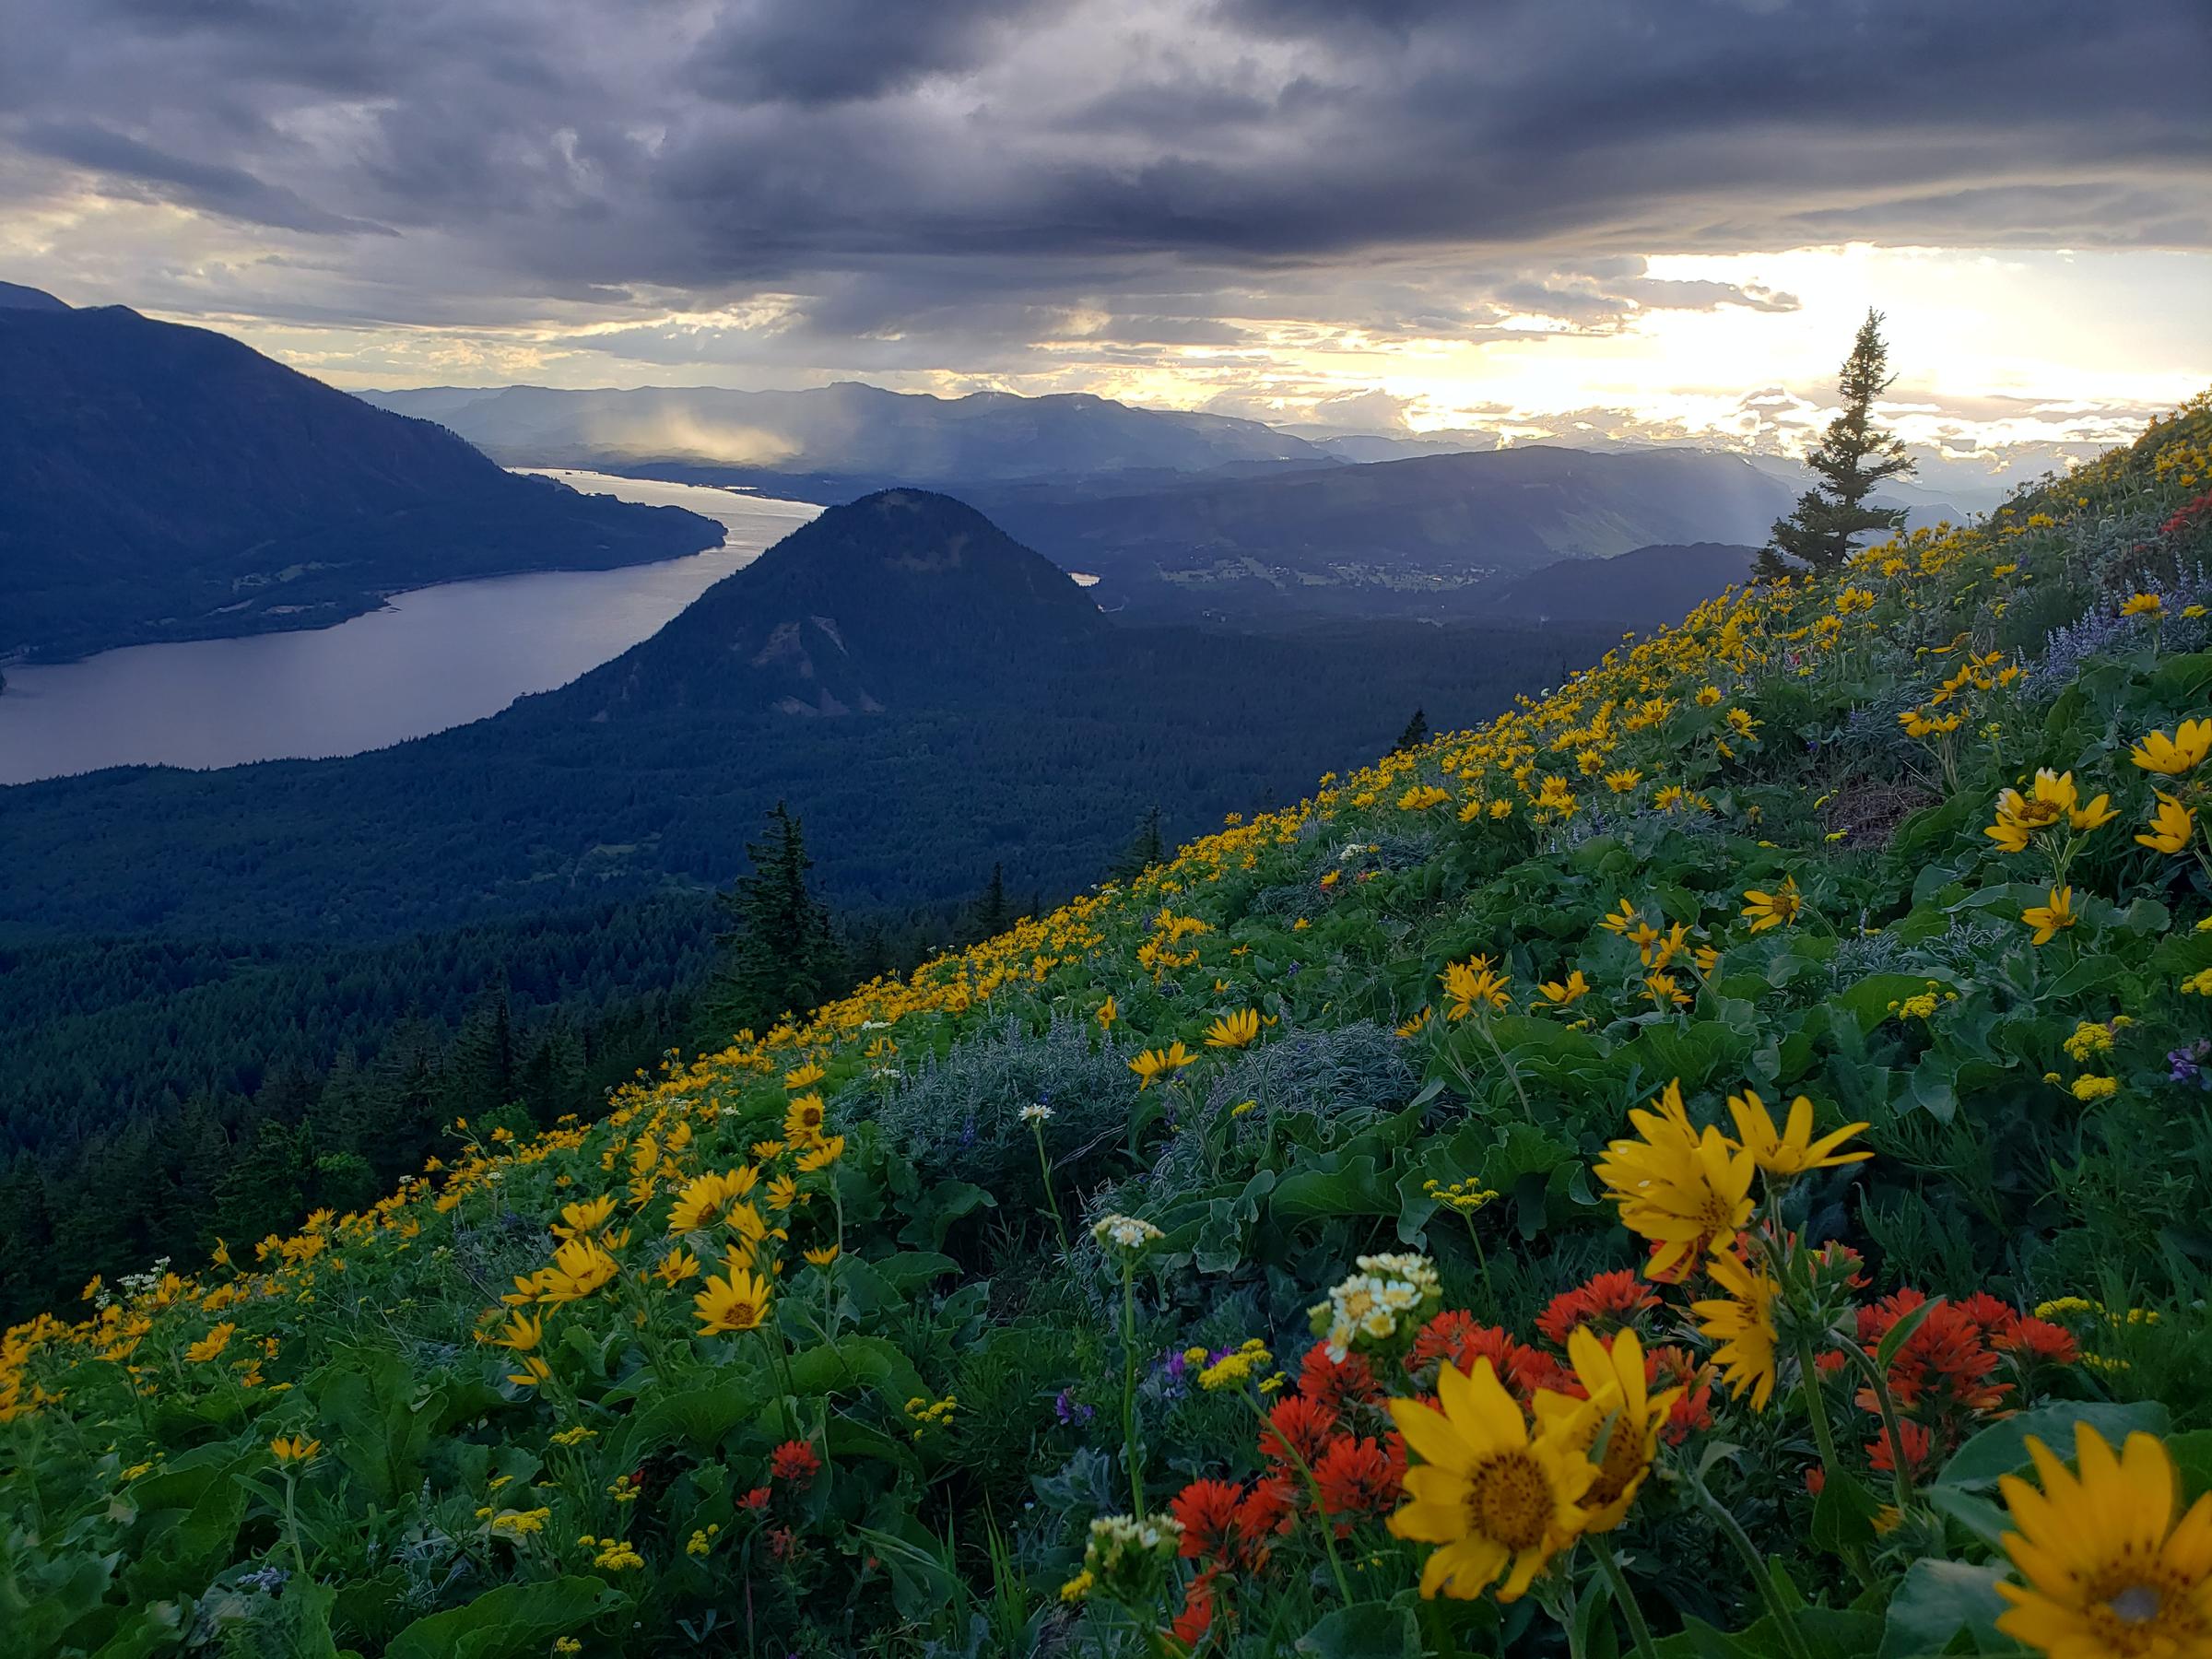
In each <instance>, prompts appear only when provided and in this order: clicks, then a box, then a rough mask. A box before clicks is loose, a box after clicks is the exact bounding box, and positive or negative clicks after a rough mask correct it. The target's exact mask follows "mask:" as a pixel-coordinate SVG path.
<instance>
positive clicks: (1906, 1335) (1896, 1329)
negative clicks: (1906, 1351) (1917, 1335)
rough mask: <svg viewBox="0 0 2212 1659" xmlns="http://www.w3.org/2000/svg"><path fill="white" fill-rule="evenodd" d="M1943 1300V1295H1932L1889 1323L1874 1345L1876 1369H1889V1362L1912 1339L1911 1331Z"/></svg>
mask: <svg viewBox="0 0 2212 1659" xmlns="http://www.w3.org/2000/svg"><path fill="white" fill-rule="evenodd" d="M1944 1300H1945V1299H1944V1298H1943V1297H1940V1296H1932V1297H1930V1298H1929V1299H1928V1300H1926V1301H1924V1302H1922V1303H1921V1304H1920V1306H1919V1307H1917V1308H1915V1309H1913V1310H1912V1312H1910V1313H1907V1314H1906V1315H1905V1316H1904V1317H1903V1318H1902V1319H1900V1320H1899V1321H1898V1322H1897V1323H1896V1324H1893V1325H1891V1326H1890V1327H1889V1329H1888V1332H1887V1333H1886V1334H1885V1335H1883V1337H1882V1340H1881V1341H1880V1343H1879V1344H1877V1346H1876V1347H1875V1350H1874V1363H1875V1366H1876V1369H1877V1370H1879V1371H1882V1372H1884V1373H1885V1374H1886V1373H1887V1372H1888V1370H1889V1365H1890V1362H1891V1361H1892V1360H1894V1359H1896V1358H1897V1356H1898V1355H1899V1353H1900V1352H1901V1351H1902V1350H1903V1348H1904V1346H1905V1344H1906V1343H1908V1342H1910V1341H1912V1333H1913V1332H1915V1331H1917V1330H1919V1329H1920V1327H1921V1325H1922V1324H1924V1323H1925V1322H1926V1320H1927V1317H1928V1315H1929V1314H1931V1313H1933V1312H1935V1310H1936V1309H1937V1308H1940V1307H1941V1306H1943V1304H1944Z"/></svg>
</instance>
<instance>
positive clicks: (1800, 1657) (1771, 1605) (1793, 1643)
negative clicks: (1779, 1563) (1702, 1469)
mask: <svg viewBox="0 0 2212 1659" xmlns="http://www.w3.org/2000/svg"><path fill="white" fill-rule="evenodd" d="M1688 1485H1689V1489H1690V1490H1691V1491H1692V1492H1694V1493H1695V1494H1697V1498H1698V1500H1699V1502H1700V1503H1701V1504H1703V1505H1704V1507H1705V1511H1706V1512H1707V1513H1708V1514H1710V1515H1712V1518H1713V1520H1714V1521H1715V1522H1717V1523H1718V1524H1719V1525H1720V1529H1721V1532H1722V1535H1724V1536H1725V1537H1726V1538H1727V1540H1728V1542H1729V1543H1730V1544H1731V1545H1733V1546H1734V1547H1735V1553H1736V1554H1737V1555H1739V1556H1741V1557H1743V1559H1744V1565H1745V1566H1746V1567H1747V1568H1749V1569H1750V1570H1751V1583H1752V1584H1753V1586H1754V1587H1756V1588H1757V1590H1758V1591H1759V1602H1760V1604H1761V1605H1762V1606H1765V1608H1766V1609H1767V1617H1768V1618H1771V1619H1772V1620H1773V1621H1774V1627H1775V1630H1777V1632H1779V1634H1780V1635H1781V1637H1782V1641H1783V1646H1785V1647H1786V1648H1788V1649H1789V1651H1790V1654H1791V1659H1812V1653H1811V1651H1810V1650H1809V1649H1807V1648H1806V1645H1805V1637H1804V1636H1803V1634H1801V1633H1800V1632H1799V1630H1798V1629H1797V1623H1796V1620H1794V1618H1791V1617H1790V1611H1789V1609H1788V1608H1787V1607H1785V1606H1783V1605H1782V1600H1781V1598H1780V1597H1779V1596H1777V1595H1776V1594H1775V1593H1774V1581H1773V1579H1772V1578H1771V1577H1770V1576H1769V1574H1768V1571H1767V1563H1766V1562H1765V1560H1764V1559H1761V1558H1760V1556H1759V1547H1758V1546H1757V1545H1755V1544H1753V1543H1752V1542H1751V1536H1750V1535H1749V1534H1748V1533H1747V1532H1745V1531H1744V1528H1743V1524H1742V1523H1741V1522H1739V1521H1738V1520H1737V1519H1736V1518H1735V1516H1734V1515H1732V1514H1730V1513H1729V1512H1728V1506H1727V1505H1726V1504H1724V1503H1723V1502H1722V1501H1721V1500H1719V1499H1718V1498H1715V1497H1714V1496H1713V1495H1712V1493H1711V1492H1710V1491H1708V1490H1707V1489H1706V1488H1705V1482H1704V1481H1703V1480H1702V1479H1700V1477H1698V1475H1697V1474H1696V1472H1695V1471H1690V1472H1689V1474H1688Z"/></svg>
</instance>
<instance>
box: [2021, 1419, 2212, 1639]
mask: <svg viewBox="0 0 2212 1659" xmlns="http://www.w3.org/2000/svg"><path fill="white" fill-rule="evenodd" d="M2074 1443H2075V1450H2076V1452H2077V1453H2078V1461H2079V1465H2080V1473H2079V1474H2078V1475H2076V1474H2073V1473H2071V1472H2069V1471H2068V1470H2067V1468H2066V1465H2065V1464H2063V1463H2061V1462H2060V1461H2059V1460H2058V1458H2057V1457H2056V1456H2055V1455H2054V1454H2053V1453H2052V1451H2051V1449H2050V1448H2049V1447H2048V1446H2046V1445H2044V1444H2043V1442H2042V1441H2039V1440H2036V1439H2034V1438H2032V1437H2030V1440H2029V1441H2028V1453H2029V1455H2030V1457H2032V1458H2033V1459H2034V1460H2035V1472H2036V1476H2037V1477H2038V1478H2039V1479H2040V1481H2041V1486H2042V1489H2041V1491H2038V1490H2037V1489H2036V1488H2034V1487H2033V1486H2030V1484H2029V1483H2028V1482H2027V1481H2025V1480H2022V1479H2020V1478H2019V1477H2018V1476H2014V1475H2007V1476H2006V1477H2004V1478H2003V1479H2001V1480H2000V1481H1999V1482H1998V1483H1997V1484H1998V1487H1999V1488H2000V1489H2001V1490H2002V1491H2003V1493H2004V1494H2005V1502H2006V1507H2007V1508H2009V1509H2010V1510H2011V1512H2012V1519H2013V1522H2014V1524H2016V1525H2017V1526H2018V1528H2019V1530H2018V1532H2011V1533H2006V1535H2005V1538H2004V1545H2005V1552H2006V1554H2007V1555H2009V1556H2010V1557H2011V1558H2012V1562H2013V1565H2014V1566H2015V1567H2017V1568H2018V1570H2019V1573H2020V1576H2021V1577H2022V1578H2023V1579H2025V1580H2026V1581H2027V1583H2025V1584H2015V1583H2000V1584H1998V1586H1997V1593H1998V1594H2000V1595H2002V1596H2004V1597H2005V1599H2006V1601H2008V1602H2010V1603H2011V1604H2012V1606H2011V1608H2010V1610H2009V1611H2007V1612H2006V1613H2004V1614H2003V1615H2001V1616H2000V1617H1999V1618H1998V1619H1997V1629H1998V1630H2002V1631H2003V1632H2004V1633H2005V1634H2006V1635H2007V1636H2010V1637H2011V1638H2012V1639H2013V1640H2014V1641H2020V1642H2024V1643H2026V1644H2027V1645H2028V1646H2030V1647H2033V1648H2040V1649H2041V1650H2042V1651H2043V1652H2044V1653H2050V1654H2052V1655H2053V1659H2075V1656H2076V1655H2080V1656H2081V1659H2090V1656H2091V1655H2105V1654H2110V1655H2113V1656H2114V1659H2147V1656H2149V1655H2153V1654H2158V1655H2167V1654H2171V1655H2173V1656H2174V1659H2183V1655H2194V1654H2199V1653H2212V1494H2207V1495H2206V1496H2204V1497H2201V1498H2199V1499H2198V1500H2196V1501H2195V1502H2194V1504H2192V1505H2191V1506H2190V1507H2189V1511H2188V1512H2187V1513H2186V1514H2184V1515H2183V1516H2182V1518H2181V1520H2180V1521H2179V1522H2178V1523H2177V1522H2176V1521H2175V1520H2174V1511H2175V1510H2176V1509H2177V1508H2179V1507H2180V1498H2181V1477H2180V1474H2179V1472H2178V1471H2177V1470H2176V1468H2175V1467H2174V1462H2173V1455H2172V1453H2170V1452H2169V1451H2168V1450H2167V1449H2166V1447H2165V1445H2164V1443H2163V1442H2161V1441H2159V1440H2158V1439H2157V1437H2155V1436H2153V1435H2149V1434H2144V1433H2140V1432H2138V1433H2135V1434H2131V1435H2129V1436H2128V1437H2127V1441H2126V1444H2125V1446H2124V1448H2123V1449H2122V1451H2121V1453H2120V1454H2119V1455H2118V1456H2117V1457H2115V1456H2114V1455H2113V1454H2112V1447H2111V1446H2109V1445H2108V1444H2106V1443H2105V1441H2104V1438H2103V1437H2102V1436H2101V1435H2100V1434H2099V1433H2098V1432H2097V1431H2096V1430H2094V1429H2092V1428H2090V1427H2089V1426H2088V1424H2087V1423H2080V1424H2077V1425H2076V1427H2075V1430H2074Z"/></svg>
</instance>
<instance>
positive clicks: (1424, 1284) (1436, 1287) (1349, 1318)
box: [1306, 1253, 1443, 1364]
mask: <svg viewBox="0 0 2212 1659" xmlns="http://www.w3.org/2000/svg"><path fill="white" fill-rule="evenodd" d="M1357 1265H1358V1266H1359V1272H1357V1273H1355V1274H1353V1275H1352V1277H1349V1278H1347V1279H1346V1280H1345V1281H1344V1282H1343V1283H1342V1284H1340V1285H1338V1286H1337V1287H1336V1288H1335V1289H1333V1290H1331V1291H1330V1292H1329V1296H1328V1300H1326V1301H1319V1302H1315V1303H1314V1304H1313V1305H1312V1307H1311V1308H1309V1309H1307V1310H1306V1312H1307V1316H1308V1317H1309V1318H1310V1319H1311V1320H1312V1330H1313V1334H1314V1335H1316V1336H1319V1337H1321V1338H1323V1340H1324V1342H1325V1343H1326V1344H1327V1347H1328V1353H1329V1358H1330V1359H1334V1360H1335V1361H1336V1362H1337V1363H1338V1364H1342V1363H1343V1362H1344V1358H1345V1356H1346V1355H1347V1354H1348V1353H1349V1352H1350V1351H1351V1350H1352V1348H1353V1347H1356V1346H1358V1345H1359V1343H1360V1341H1361V1340H1362V1339H1365V1340H1367V1341H1371V1342H1387V1341H1389V1340H1390V1339H1391V1338H1392V1337H1393V1336H1395V1335H1397V1334H1398V1333H1399V1331H1400V1330H1401V1329H1404V1328H1406V1327H1407V1326H1409V1325H1410V1324H1413V1323H1415V1322H1416V1320H1417V1318H1418V1316H1419V1315H1421V1314H1422V1313H1424V1312H1426V1311H1428V1310H1430V1309H1431V1308H1433V1307H1434V1306H1435V1305H1436V1304H1437V1303H1439V1302H1441V1300H1443V1288H1442V1286H1441V1285H1440V1284H1439V1283H1438V1281H1437V1277H1436V1268H1435V1266H1434V1265H1433V1264H1431V1263H1430V1260H1429V1258H1428V1257H1427V1256H1421V1255H1412V1254H1409V1253H1399V1254H1389V1255H1363V1256H1361V1257H1359V1262H1358V1264H1357Z"/></svg>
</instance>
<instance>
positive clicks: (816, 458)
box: [362, 382, 1335, 502]
mask: <svg viewBox="0 0 2212 1659" xmlns="http://www.w3.org/2000/svg"><path fill="white" fill-rule="evenodd" d="M362 396H364V397H365V398H367V399H368V400H369V401H370V402H371V403H374V404H376V405H378V406H381V407H382V408H386V409H391V410H394V411H396V412H398V413H400V414H404V415H416V416H420V417H422V418H426V419H429V420H435V421H438V422H440V423H441V424H443V425H444V426H447V427H449V428H451V429H453V431H455V432H457V433H459V434H460V435H461V436H462V437H464V438H465V439H467V440H468V441H470V442H471V443H474V444H476V445H477V447H478V448H480V449H482V450H483V451H484V452H485V453H488V454H489V455H490V456H492V457H493V458H494V459H495V460H499V461H502V462H505V463H506V464H508V465H514V466H582V467H589V468H598V469H601V470H605V471H610V472H620V473H628V474H632V475H635V476H640V477H667V478H674V479H677V480H678V481H680V482H686V483H715V484H752V485H759V486H761V487H763V488H771V489H773V490H774V491H775V492H777V493H779V494H783V495H795V496H798V497H799V498H800V499H803V500H818V501H825V502H828V501H841V500H850V499H851V498H852V497H853V496H855V495H860V494H865V493H866V492H867V491H869V490H871V489H876V488H882V487H884V486H887V485H899V484H908V485H947V484H960V485H967V484H973V483H979V482H989V481H1005V480H1010V479H1027V478H1064V479H1065V478H1076V477H1093V476H1098V475H1126V476H1130V477H1161V478H1170V477H1176V476H1179V475H1183V474H1191V473H1206V472H1212V471H1215V470H1217V469H1219V468H1224V467H1230V468H1236V467H1259V468H1277V467H1282V466H1325V465H1335V459H1334V457H1332V456H1331V455H1329V454H1328V453H1326V452H1324V451H1323V450H1320V449H1318V448H1317V447H1316V446H1314V445H1312V444H1311V443H1308V442H1307V441H1304V440H1303V439H1300V438H1294V437H1290V436H1288V435H1287V434H1285V433H1281V432H1277V431H1276V430H1274V429H1272V428H1269V427H1266V426H1263V425H1262V424H1261V423H1260V422H1258V421H1256V420H1240V419H1236V418H1231V417H1229V416H1223V415H1200V414H1187V413H1183V412H1181V411H1175V410H1161V409H1138V408H1132V407H1131V406H1129V405H1127V404H1123V403H1116V402H1114V401H1113V400H1112V399H1111V398H1105V397H1094V396H1090V395H1088V394H1054V395H1052V396H1048V397H1022V396H1018V395H1017V394H1013V393H1007V392H976V393H971V394H969V395H967V396H965V397H952V398H946V397H935V396H932V395H930V394H925V393H901V392H887V391H885V390H883V389H882V388H880V387H877V386H868V385H862V384H859V383H857V382H838V383H837V384H835V385H830V386H820V387H815V388H811V389H808V390H805V391H798V392H732V391H726V390H724V389H721V388H717V387H682V386H647V387H641V388H638V389H635V390H628V391H611V390H607V391H562V390H556V389H554V388H551V387H546V386H505V387H493V388H486V389H481V390H478V389H471V388H467V387H455V386H431V387H424V388H420V389H418V390H412V391H402V392H365V393H363V394H362Z"/></svg>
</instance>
